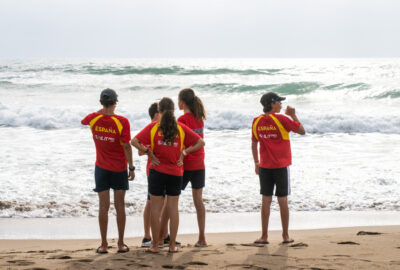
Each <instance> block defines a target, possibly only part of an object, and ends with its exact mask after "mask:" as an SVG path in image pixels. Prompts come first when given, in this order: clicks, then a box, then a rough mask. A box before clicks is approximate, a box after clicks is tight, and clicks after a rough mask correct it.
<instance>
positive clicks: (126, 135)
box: [120, 118, 131, 143]
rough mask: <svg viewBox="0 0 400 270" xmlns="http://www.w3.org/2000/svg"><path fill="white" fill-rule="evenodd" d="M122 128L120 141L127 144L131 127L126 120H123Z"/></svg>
mask: <svg viewBox="0 0 400 270" xmlns="http://www.w3.org/2000/svg"><path fill="white" fill-rule="evenodd" d="M122 126H123V129H122V133H121V138H120V140H121V141H122V142H123V143H129V142H130V140H131V126H130V124H129V121H128V119H126V118H123V121H122Z"/></svg>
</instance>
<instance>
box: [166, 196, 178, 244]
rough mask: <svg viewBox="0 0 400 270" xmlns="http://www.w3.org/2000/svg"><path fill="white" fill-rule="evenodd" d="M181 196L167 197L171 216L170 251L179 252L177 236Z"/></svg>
mask: <svg viewBox="0 0 400 270" xmlns="http://www.w3.org/2000/svg"><path fill="white" fill-rule="evenodd" d="M178 201H179V196H167V210H168V214H169V218H170V221H169V232H170V237H171V240H170V242H169V250H170V251H177V250H178V248H177V247H176V235H177V234H178V226H179V211H178Z"/></svg>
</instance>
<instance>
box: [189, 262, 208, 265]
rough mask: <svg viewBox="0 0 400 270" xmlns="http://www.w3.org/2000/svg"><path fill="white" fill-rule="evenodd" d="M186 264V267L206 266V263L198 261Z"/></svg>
mask: <svg viewBox="0 0 400 270" xmlns="http://www.w3.org/2000/svg"><path fill="white" fill-rule="evenodd" d="M186 264H187V265H208V263H205V262H200V261H194V262H188V263H186Z"/></svg>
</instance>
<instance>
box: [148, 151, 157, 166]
mask: <svg viewBox="0 0 400 270" xmlns="http://www.w3.org/2000/svg"><path fill="white" fill-rule="evenodd" d="M148 155H149V157H150V159H151V163H152V164H153V165H154V166H158V165H160V160H159V159H158V158H157V157H156V156H155V155H154V153H153V152H152V151H149V154H148Z"/></svg>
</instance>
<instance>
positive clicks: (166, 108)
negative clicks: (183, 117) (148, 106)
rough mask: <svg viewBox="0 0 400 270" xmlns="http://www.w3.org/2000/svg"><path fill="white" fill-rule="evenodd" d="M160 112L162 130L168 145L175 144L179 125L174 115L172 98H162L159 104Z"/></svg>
mask: <svg viewBox="0 0 400 270" xmlns="http://www.w3.org/2000/svg"><path fill="white" fill-rule="evenodd" d="M158 107H159V108H158V110H159V112H160V113H161V120H160V129H161V131H162V134H163V136H164V142H165V143H166V144H167V145H171V144H173V143H174V139H175V138H176V136H177V135H178V124H177V123H176V119H175V115H174V102H173V101H172V100H171V99H170V98H167V97H165V98H162V99H161V100H160V102H159V103H158Z"/></svg>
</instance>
